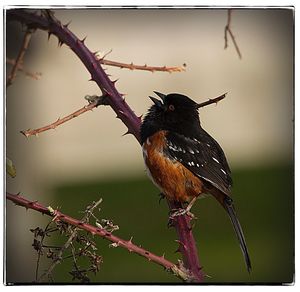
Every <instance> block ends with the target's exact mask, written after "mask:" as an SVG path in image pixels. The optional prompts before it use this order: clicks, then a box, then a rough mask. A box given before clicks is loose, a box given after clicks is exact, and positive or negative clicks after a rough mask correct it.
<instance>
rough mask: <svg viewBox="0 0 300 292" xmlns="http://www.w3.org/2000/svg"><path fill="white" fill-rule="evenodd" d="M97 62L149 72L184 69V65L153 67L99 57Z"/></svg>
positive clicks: (179, 70)
mask: <svg viewBox="0 0 300 292" xmlns="http://www.w3.org/2000/svg"><path fill="white" fill-rule="evenodd" d="M99 62H100V63H101V64H103V65H108V66H114V67H119V68H121V69H123V68H126V69H129V70H143V71H150V72H155V71H160V72H169V73H172V72H182V71H185V68H184V67H185V65H183V66H182V67H178V66H177V67H166V66H161V67H155V66H148V65H146V64H145V65H135V64H133V63H130V64H126V63H121V62H116V61H111V60H107V59H103V58H101V59H99Z"/></svg>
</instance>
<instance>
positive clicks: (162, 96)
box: [149, 91, 166, 108]
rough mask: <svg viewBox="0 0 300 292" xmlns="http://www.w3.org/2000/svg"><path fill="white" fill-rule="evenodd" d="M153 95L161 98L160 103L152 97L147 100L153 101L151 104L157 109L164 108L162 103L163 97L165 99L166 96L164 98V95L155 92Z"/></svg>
mask: <svg viewBox="0 0 300 292" xmlns="http://www.w3.org/2000/svg"><path fill="white" fill-rule="evenodd" d="M154 93H155V94H156V95H158V96H159V97H160V98H161V100H162V101H160V100H159V99H157V98H154V97H152V96H149V98H150V99H151V100H152V101H153V103H154V104H155V105H156V106H157V107H159V108H163V106H164V101H165V97H166V96H165V95H164V94H162V93H160V92H157V91H154Z"/></svg>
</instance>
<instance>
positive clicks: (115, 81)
mask: <svg viewBox="0 0 300 292" xmlns="http://www.w3.org/2000/svg"><path fill="white" fill-rule="evenodd" d="M118 81H119V79H116V80H112V81H111V82H112V83H113V84H114V85H115V84H116V83H117V82H118Z"/></svg>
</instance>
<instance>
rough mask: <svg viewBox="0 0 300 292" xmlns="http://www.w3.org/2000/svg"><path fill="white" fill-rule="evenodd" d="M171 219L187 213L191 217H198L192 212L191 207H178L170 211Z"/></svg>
mask: <svg viewBox="0 0 300 292" xmlns="http://www.w3.org/2000/svg"><path fill="white" fill-rule="evenodd" d="M170 213H171V214H170V217H169V218H170V220H174V218H175V217H178V216H183V215H187V216H189V217H190V218H191V219H197V217H196V216H195V215H194V214H193V213H192V212H190V208H178V209H172V210H171V212H170Z"/></svg>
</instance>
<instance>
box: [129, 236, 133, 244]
mask: <svg viewBox="0 0 300 292" xmlns="http://www.w3.org/2000/svg"><path fill="white" fill-rule="evenodd" d="M132 239H133V236H131V237H130V239H129V240H128V243H130V244H132Z"/></svg>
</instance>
